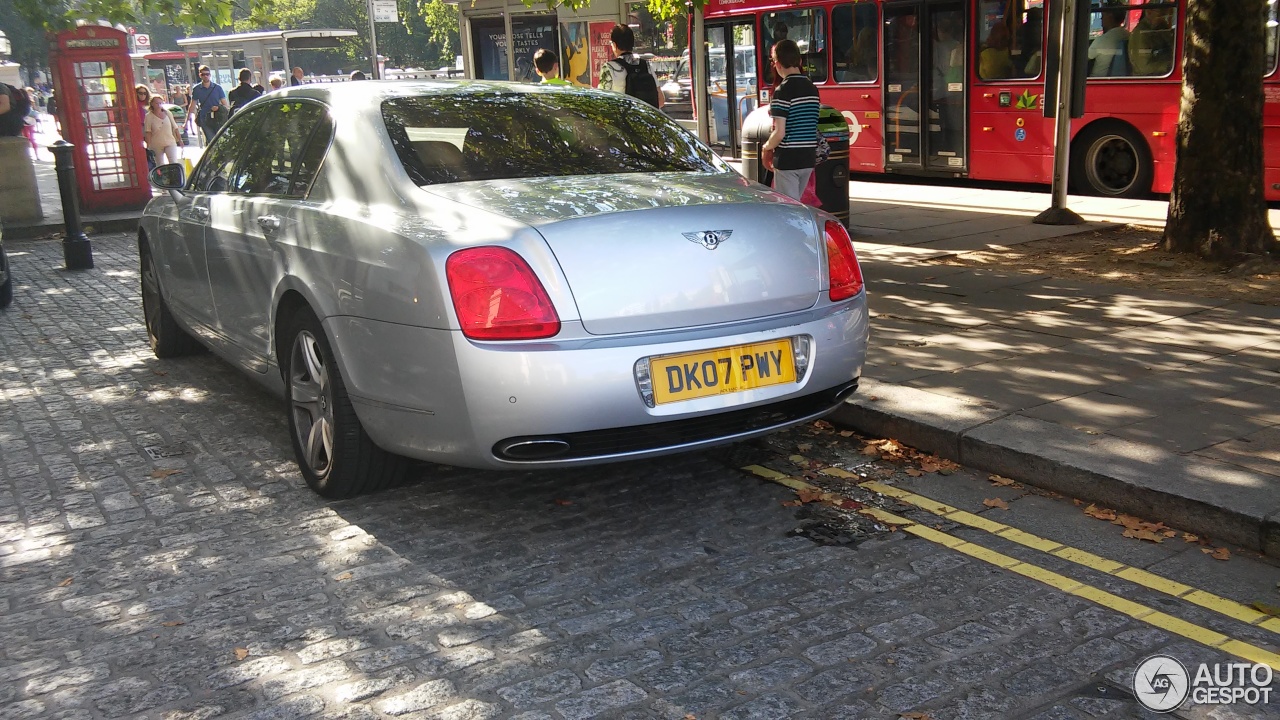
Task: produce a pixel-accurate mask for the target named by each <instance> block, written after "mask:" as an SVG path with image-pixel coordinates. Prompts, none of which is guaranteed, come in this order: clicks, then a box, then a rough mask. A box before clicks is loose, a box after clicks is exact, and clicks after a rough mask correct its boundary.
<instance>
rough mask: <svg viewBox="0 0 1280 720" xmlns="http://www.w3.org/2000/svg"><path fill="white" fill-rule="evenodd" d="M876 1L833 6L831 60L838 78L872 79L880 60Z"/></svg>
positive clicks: (842, 80)
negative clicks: (874, 2)
mask: <svg viewBox="0 0 1280 720" xmlns="http://www.w3.org/2000/svg"><path fill="white" fill-rule="evenodd" d="M876 15H877V11H876V6H875V4H873V3H866V2H862V3H857V4H854V5H849V4H845V5H837V6H835V7H834V8H832V10H831V53H832V54H831V63H832V66H833V67H834V70H835V78H836V82H872V81H874V80H875V79H876V76H877V69H878V66H879V64H880V57H879V50H878V38H877V37H876V30H877V28H879V27H880V22H879V18H878V17H877V16H876Z"/></svg>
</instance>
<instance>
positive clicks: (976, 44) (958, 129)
mask: <svg viewBox="0 0 1280 720" xmlns="http://www.w3.org/2000/svg"><path fill="white" fill-rule="evenodd" d="M1058 1H1059V0H798V1H797V2H787V1H780V0H709V2H708V4H707V6H706V8H705V18H706V22H705V35H706V37H705V40H706V42H705V43H704V47H706V48H708V53H709V55H708V58H707V67H708V71H709V76H708V82H709V88H708V90H709V94H710V116H711V118H710V120H711V122H710V128H711V135H712V137H711V140H712V142H713V143H714V144H717V145H720V146H722V147H723V148H724V149H725V150H726V151H727V152H730V153H732V154H735V155H736V154H737V152H738V150H739V146H740V142H741V140H740V138H739V137H738V134H739V132H738V128H740V127H741V124H742V118H743V117H744V116H745V114H746V113H748V112H750V110H752V109H754V108H755V107H756V106H757V105H759V104H762V103H766V102H768V96H769V92H770V91H771V89H772V87H773V85H774V78H773V77H772V75H773V73H772V69H771V68H770V66H769V63H768V62H767V60H768V58H769V50H770V48H771V47H772V45H773V43H775V42H777V41H778V40H780V39H782V38H784V37H785V38H789V39H791V40H794V41H796V43H797V44H799V46H800V49H801V52H803V53H804V58H805V71H806V74H808V76H809V78H810V79H812V80H813V81H814V83H815V84H816V85H817V86H818V90H819V92H820V93H821V95H822V98H823V102H824V103H826V104H828V105H831V106H833V107H835V108H837V109H838V110H840V111H841V112H842V113H844V115H845V117H846V119H848V121H849V126H850V132H851V137H852V142H851V144H850V151H849V165H850V170H851V171H852V172H855V173H856V172H861V173H905V174H914V175H933V176H938V177H967V178H972V179H976V180H998V181H1011V182H1032V183H1049V182H1050V181H1051V180H1052V177H1053V169H1052V164H1053V135H1054V132H1053V130H1054V128H1053V121H1052V120H1049V119H1046V118H1045V117H1044V116H1043V104H1044V100H1043V97H1044V85H1045V70H1044V62H1043V48H1044V47H1045V45H1046V42H1047V40H1048V30H1047V25H1048V22H1047V20H1048V18H1049V17H1050V11H1051V10H1052V9H1053V8H1052V7H1051V5H1052V4H1053V3H1056V2H1058ZM1081 1H1083V2H1088V1H1089V0H1081ZM1091 10H1092V14H1091V16H1090V19H1091V25H1090V38H1089V80H1088V88H1087V90H1086V94H1085V110H1086V111H1085V115H1084V117H1083V118H1080V119H1077V120H1074V121H1073V122H1072V128H1071V129H1072V157H1071V173H1070V177H1071V184H1072V188H1073V190H1074V191H1076V192H1081V193H1092V194H1098V195H1110V196H1115V197H1133V196H1140V195H1145V194H1148V193H1152V192H1156V193H1167V192H1169V190H1170V188H1171V187H1172V184H1173V163H1174V141H1175V131H1176V124H1177V120H1178V106H1179V101H1180V95H1181V85H1182V71H1181V66H1182V28H1183V24H1184V19H1185V11H1186V0H1092V7H1091ZM1267 13H1268V15H1267V27H1266V43H1267V46H1266V49H1267V54H1266V75H1265V78H1264V84H1265V88H1266V100H1267V102H1266V106H1265V118H1264V143H1265V156H1266V162H1265V165H1266V191H1267V198H1268V199H1269V200H1280V74H1278V73H1277V71H1276V55H1277V44H1278V43H1277V40H1278V38H1280V2H1277V0H1268V10H1267ZM762 61H763V62H762Z"/></svg>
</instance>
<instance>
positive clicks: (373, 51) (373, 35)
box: [369, 0, 382, 80]
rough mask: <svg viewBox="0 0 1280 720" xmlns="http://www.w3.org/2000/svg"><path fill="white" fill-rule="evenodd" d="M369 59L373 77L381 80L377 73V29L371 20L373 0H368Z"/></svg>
mask: <svg viewBox="0 0 1280 720" xmlns="http://www.w3.org/2000/svg"><path fill="white" fill-rule="evenodd" d="M369 59H370V60H372V61H373V79H374V80H381V79H382V76H381V75H380V74H379V73H378V31H377V29H376V26H375V24H374V22H373V0H369Z"/></svg>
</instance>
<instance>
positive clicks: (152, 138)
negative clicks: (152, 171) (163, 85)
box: [143, 95, 182, 165]
mask: <svg viewBox="0 0 1280 720" xmlns="http://www.w3.org/2000/svg"><path fill="white" fill-rule="evenodd" d="M143 137H144V138H145V139H146V142H147V149H148V150H150V151H151V152H153V153H155V156H156V164H157V165H164V164H165V162H161V157H162V156H163V158H164V160H165V161H166V162H170V163H180V162H182V131H181V130H180V129H179V128H178V123H177V122H176V121H175V120H174V119H173V116H172V115H170V114H169V111H168V110H165V109H164V98H162V97H160V96H159V95H152V96H151V99H150V100H148V101H147V119H146V121H145V123H144V124H143Z"/></svg>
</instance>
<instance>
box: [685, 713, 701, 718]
mask: <svg viewBox="0 0 1280 720" xmlns="http://www.w3.org/2000/svg"><path fill="white" fill-rule="evenodd" d="M684 720H698V716H697V715H694V714H693V713H689V714H688V715H685V716H684Z"/></svg>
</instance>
